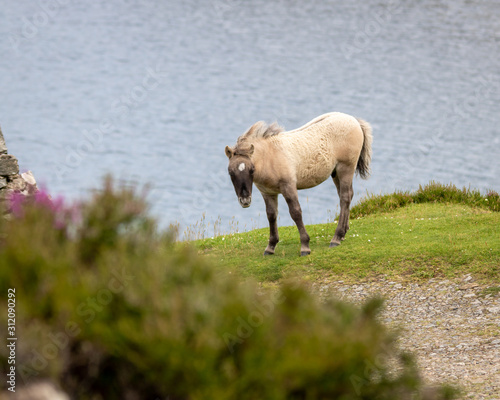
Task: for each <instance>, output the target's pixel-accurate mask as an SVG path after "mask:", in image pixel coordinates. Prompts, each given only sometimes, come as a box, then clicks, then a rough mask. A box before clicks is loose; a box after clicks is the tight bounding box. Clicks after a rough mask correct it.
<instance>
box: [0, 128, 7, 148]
mask: <svg viewBox="0 0 500 400" xmlns="http://www.w3.org/2000/svg"><path fill="white" fill-rule="evenodd" d="M0 154H7V145H6V144H5V139H4V138H3V133H2V129H1V128H0Z"/></svg>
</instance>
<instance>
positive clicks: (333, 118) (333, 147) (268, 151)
mask: <svg viewBox="0 0 500 400" xmlns="http://www.w3.org/2000/svg"><path fill="white" fill-rule="evenodd" d="M371 154H372V129H371V127H370V124H368V123H367V122H365V121H363V120H361V119H356V118H354V117H352V116H350V115H347V114H342V113H338V112H332V113H328V114H323V115H321V116H319V117H317V118H315V119H313V120H312V121H311V122H309V123H307V124H305V125H304V126H302V127H300V128H298V129H295V130H293V131H288V132H284V130H283V128H281V127H280V126H279V125H277V124H271V125H267V124H266V123H265V122H262V121H260V122H257V123H255V124H254V125H252V127H251V128H250V129H248V131H247V132H245V133H244V134H243V135H241V136H240V137H239V138H238V141H237V143H236V145H235V146H234V147H229V146H226V155H227V157H228V158H229V167H228V171H229V175H230V176H231V180H232V182H233V186H234V190H235V191H236V195H237V196H238V200H239V202H240V204H241V206H242V207H244V208H246V207H249V206H250V203H251V200H252V183H255V186H257V188H258V189H259V190H260V192H261V193H262V197H264V202H265V203H266V212H267V218H268V220H269V228H270V236H269V244H268V246H267V248H266V250H265V252H264V254H265V255H268V254H274V250H275V247H276V244H277V243H278V241H279V236H278V226H277V224H276V220H277V215H278V194H280V193H281V194H282V195H283V197H284V198H285V200H286V202H287V203H288V208H289V210H290V215H291V217H292V219H293V220H294V222H295V223H296V224H297V228H298V230H299V233H300V241H301V249H300V254H301V255H303V256H304V255H308V254H310V253H311V249H310V248H309V235H308V234H307V232H306V229H305V227H304V223H303V221H302V211H301V208H300V204H299V199H298V195H297V190H300V189H308V188H311V187H314V186H317V185H319V184H320V183H321V182H324V181H325V180H326V179H328V177H330V176H331V177H332V178H333V182H334V183H335V186H336V187H337V193H338V195H339V197H340V217H339V223H338V226H337V229H336V230H335V235H334V236H333V239H332V240H331V242H330V247H334V246H338V245H339V244H340V241H341V240H344V238H345V235H346V233H347V230H348V229H349V206H350V204H351V200H352V196H353V193H354V192H353V190H352V179H353V176H354V173H355V172H358V173H359V175H360V176H361V177H362V178H364V179H366V178H367V177H368V175H369V166H370V161H371Z"/></svg>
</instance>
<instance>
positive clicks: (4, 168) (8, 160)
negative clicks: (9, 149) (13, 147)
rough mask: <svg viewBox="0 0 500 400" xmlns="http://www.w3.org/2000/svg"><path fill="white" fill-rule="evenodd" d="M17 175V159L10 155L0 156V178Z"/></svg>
mask: <svg viewBox="0 0 500 400" xmlns="http://www.w3.org/2000/svg"><path fill="white" fill-rule="evenodd" d="M17 174H19V164H18V162H17V158H16V157H14V156H13V155H11V154H1V155H0V176H12V175H17Z"/></svg>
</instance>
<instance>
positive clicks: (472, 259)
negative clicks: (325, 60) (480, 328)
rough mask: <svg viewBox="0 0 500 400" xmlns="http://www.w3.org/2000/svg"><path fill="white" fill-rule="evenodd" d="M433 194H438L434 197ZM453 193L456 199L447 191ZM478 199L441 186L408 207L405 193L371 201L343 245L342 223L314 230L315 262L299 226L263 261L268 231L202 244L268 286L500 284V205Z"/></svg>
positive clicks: (284, 233)
mask: <svg viewBox="0 0 500 400" xmlns="http://www.w3.org/2000/svg"><path fill="white" fill-rule="evenodd" d="M429 188H430V189H431V191H433V192H434V193H429V191H430V190H429ZM439 188H440V189H439ZM443 188H444V189H443ZM438 189H439V190H438ZM447 191H449V192H452V193H451V194H450V193H443V192H447ZM459 192H460V193H459ZM493 193H494V192H493ZM477 196H480V195H478V192H475V191H469V192H467V190H465V191H460V190H458V189H457V190H455V189H453V188H452V187H449V186H448V187H446V186H442V185H437V184H432V185H429V186H427V187H426V188H421V189H420V193H419V192H416V193H407V195H405V196H403V197H405V198H406V199H407V201H406V202H398V201H397V199H398V198H401V197H402V194H401V193H395V194H393V195H386V196H370V197H369V198H368V199H366V200H364V201H363V202H361V203H360V204H359V205H358V206H356V207H355V208H354V209H353V210H352V215H354V218H353V217H351V222H350V230H349V232H348V234H347V236H346V240H345V241H344V242H343V243H342V245H341V246H339V247H336V248H332V249H330V248H329V247H328V245H329V242H330V240H331V238H332V236H333V233H334V231H335V228H336V224H320V225H309V226H307V227H306V228H307V231H308V233H309V235H310V237H311V243H310V246H311V250H312V253H311V255H310V256H308V257H299V250H300V241H299V235H298V232H297V229H296V228H295V227H280V229H279V233H280V243H279V244H278V246H277V248H276V254H275V255H273V256H266V257H265V256H263V255H262V253H263V251H264V249H265V247H266V245H267V240H268V230H267V228H266V229H258V230H254V231H251V232H247V233H241V234H231V235H226V236H219V237H216V238H213V239H205V240H200V241H197V242H195V244H196V246H197V248H198V249H199V252H200V253H202V254H206V255H207V257H209V258H212V259H214V260H215V261H216V262H217V263H218V265H220V266H221V267H224V268H231V269H234V270H237V271H238V272H239V273H241V274H242V275H243V276H252V277H254V278H256V279H257V280H259V281H262V282H265V281H268V282H269V281H277V280H280V279H282V278H286V277H289V276H295V275H300V276H301V277H302V278H305V279H310V280H318V279H321V278H327V277H334V278H335V279H337V278H338V279H347V280H359V279H368V278H373V277H377V276H380V275H384V276H387V277H392V278H401V279H419V278H438V277H447V278H451V277H460V276H463V275H464V274H466V273H472V274H474V275H475V276H477V277H478V278H479V279H481V278H482V279H485V280H486V279H487V280H488V282H490V283H491V282H494V283H500V214H499V213H498V212H496V211H498V210H499V209H500V208H498V205H497V204H496V203H495V202H496V201H497V200H498V199H497V197H495V196H494V195H490V196H489V198H488V196H484V197H481V196H480V197H481V199H482V200H481V199H479V198H477ZM497 196H498V195H497ZM426 198H427V200H425V199H426ZM485 198H488V201H484V199H485ZM415 199H419V201H416V200H415ZM460 199H462V200H461V201H460ZM495 199H496V200H495ZM483 203H486V205H484V204H483ZM396 204H397V205H396ZM473 205H474V206H473ZM492 207H493V208H492ZM361 210H363V211H361ZM492 210H494V211H492ZM358 215H366V216H363V217H361V216H358Z"/></svg>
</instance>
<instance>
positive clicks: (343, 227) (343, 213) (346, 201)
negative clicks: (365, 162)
mask: <svg viewBox="0 0 500 400" xmlns="http://www.w3.org/2000/svg"><path fill="white" fill-rule="evenodd" d="M353 176H354V170H353V169H352V168H347V167H343V166H339V167H337V169H336V171H335V172H334V174H332V177H333V182H334V183H335V186H336V187H337V193H338V194H339V198H340V216H339V223H338V225H337V229H336V230H335V235H334V236H333V239H332V241H331V242H330V247H336V246H338V245H339V244H340V242H341V241H342V240H344V238H345V235H346V233H347V231H348V230H349V207H350V206H351V200H352V196H353V195H354V190H353V189H352V178H353Z"/></svg>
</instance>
